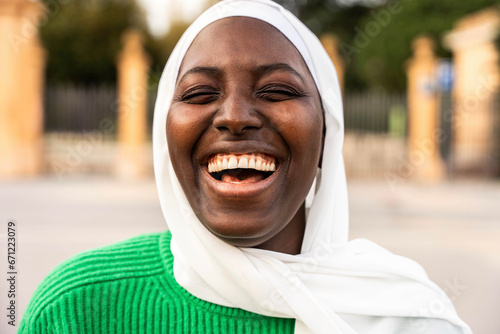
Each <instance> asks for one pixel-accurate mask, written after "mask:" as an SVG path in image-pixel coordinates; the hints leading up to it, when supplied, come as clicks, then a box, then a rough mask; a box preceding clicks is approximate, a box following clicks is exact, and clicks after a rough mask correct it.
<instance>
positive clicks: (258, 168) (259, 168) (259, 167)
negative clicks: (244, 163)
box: [255, 160, 262, 170]
mask: <svg viewBox="0 0 500 334" xmlns="http://www.w3.org/2000/svg"><path fill="white" fill-rule="evenodd" d="M255 169H257V170H261V169H262V161H260V160H257V162H256V163H255Z"/></svg>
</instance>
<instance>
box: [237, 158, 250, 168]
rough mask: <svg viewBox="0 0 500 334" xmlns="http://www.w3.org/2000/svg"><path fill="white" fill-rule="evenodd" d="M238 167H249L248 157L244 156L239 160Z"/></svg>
mask: <svg viewBox="0 0 500 334" xmlns="http://www.w3.org/2000/svg"><path fill="white" fill-rule="evenodd" d="M238 168H248V159H247V158H245V157H243V158H241V159H240V161H239V162H238Z"/></svg>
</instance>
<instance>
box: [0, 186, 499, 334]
mask: <svg viewBox="0 0 500 334" xmlns="http://www.w3.org/2000/svg"><path fill="white" fill-rule="evenodd" d="M349 197H350V208H351V210H350V211H351V237H352V238H356V237H364V238H368V239H371V240H374V241H376V242H378V243H380V244H381V245H383V246H384V247H387V248H388V249H390V250H392V251H394V252H396V253H398V254H401V255H405V256H409V257H411V258H413V259H415V260H417V261H418V262H420V263H421V264H422V265H423V266H424V267H425V268H426V270H427V271H428V273H429V275H430V276H431V278H432V279H433V280H434V281H435V282H436V283H437V284H439V285H440V286H441V287H442V288H443V289H445V290H446V291H447V293H448V294H449V296H450V297H451V298H452V300H453V301H454V303H455V305H456V307H457V310H458V312H459V314H460V315H461V317H462V318H463V319H464V320H465V321H466V322H468V323H469V324H470V325H471V327H472V328H473V330H474V332H475V333H479V334H497V333H499V332H500V317H498V308H499V306H500V279H499V277H500V242H499V240H500V182H493V181H489V182H486V181H481V182H472V181H461V182H455V183H444V184H439V185H432V186H429V185H426V186H425V185H418V184H412V183H402V184H399V185H397V186H396V187H395V188H391V187H390V186H389V185H388V184H387V183H385V182H383V181H361V180H357V181H353V182H350V183H349ZM8 219H14V220H15V221H16V223H17V224H18V226H19V227H18V247H17V257H18V259H17V260H18V263H17V264H18V271H19V278H18V282H17V283H18V287H17V289H18V292H19V294H20V295H19V299H18V316H19V315H21V314H22V312H23V311H24V309H25V308H26V305H27V303H28V301H29V298H30V296H31V294H32V293H33V291H34V289H35V288H36V286H37V285H38V284H39V282H40V281H41V280H42V278H43V277H44V276H46V275H47V274H48V273H49V271H50V270H51V269H52V268H53V267H54V266H55V265H56V264H58V263H60V262H61V261H63V260H65V259H66V258H68V257H70V256H72V255H74V254H76V253H78V252H81V251H83V250H85V249H89V248H93V247H97V246H101V245H106V244H109V243H112V242H115V241H119V240H123V239H125V238H128V237H130V236H133V235H137V234H141V233H148V232H153V231H161V230H164V229H165V223H164V222H163V217H162V214H161V211H160V208H159V204H158V199H157V195H156V189H155V185H154V182H153V180H145V181H140V182H118V181H116V180H112V179H110V178H104V177H91V178H89V177H83V176H82V177H76V176H73V177H70V178H65V179H63V180H62V181H60V180H58V179H56V178H50V177H46V178H41V179H32V180H22V181H9V182H6V181H3V182H0V228H2V230H1V231H0V233H1V234H4V237H5V232H4V230H3V229H5V230H6V222H7V221H8ZM3 248H6V246H5V245H2V249H1V250H0V251H2V252H5V250H3ZM0 261H2V262H1V263H0V268H5V265H6V263H3V261H4V260H3V259H2V260H0ZM2 270H4V269H2ZM2 281H3V279H2ZM4 294H5V293H4V292H2V294H1V295H0V302H1V303H2V305H3V304H4V303H5V302H6V301H5V299H6V298H5V296H4ZM2 298H3V299H2ZM1 309H4V307H3V306H2V307H1ZM2 318H4V315H2ZM3 325H4V321H2V323H1V324H0V329H2V328H3V327H2V326H3ZM1 332H2V333H4V331H1Z"/></svg>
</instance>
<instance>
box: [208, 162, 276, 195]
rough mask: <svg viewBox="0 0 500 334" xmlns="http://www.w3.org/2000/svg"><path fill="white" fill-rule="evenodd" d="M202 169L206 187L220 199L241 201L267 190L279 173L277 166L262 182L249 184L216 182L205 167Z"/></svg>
mask: <svg viewBox="0 0 500 334" xmlns="http://www.w3.org/2000/svg"><path fill="white" fill-rule="evenodd" d="M202 169H203V172H202V174H203V177H204V178H205V179H206V181H207V185H208V187H209V189H210V190H211V191H212V192H214V193H215V194H216V195H218V196H220V197H224V198H228V199H229V198H233V199H242V198H250V197H256V196H258V195H259V194H261V193H262V192H263V191H264V190H266V189H267V188H269V187H270V186H271V185H272V183H273V182H274V180H275V179H276V178H277V176H278V174H279V173H280V171H281V166H279V167H278V169H277V170H276V171H275V172H274V173H273V174H271V175H270V176H269V177H267V178H265V179H264V180H261V181H258V182H250V183H243V182H241V183H238V182H223V181H218V180H216V179H214V178H213V177H212V176H211V175H210V173H209V172H208V168H207V167H205V166H204V167H202Z"/></svg>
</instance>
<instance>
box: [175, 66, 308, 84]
mask: <svg viewBox="0 0 500 334" xmlns="http://www.w3.org/2000/svg"><path fill="white" fill-rule="evenodd" d="M275 71H287V72H289V73H291V74H293V75H294V76H296V77H298V78H299V79H300V81H302V83H305V81H304V78H303V77H302V76H301V75H300V74H299V72H297V71H296V70H295V69H294V68H293V67H292V66H290V65H288V64H286V63H274V64H268V65H261V66H258V67H257V68H256V69H255V71H254V72H255V73H256V74H258V75H259V76H263V75H266V74H270V73H272V72H275ZM196 73H199V74H205V75H208V76H212V77H216V76H221V75H223V73H222V70H221V69H219V68H217V67H209V66H195V67H193V68H191V69H189V70H188V71H187V72H186V73H184V74H183V75H182V77H181V78H180V79H179V81H178V82H177V85H180V84H181V83H182V81H183V80H184V79H186V77H187V76H188V75H190V74H196Z"/></svg>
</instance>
